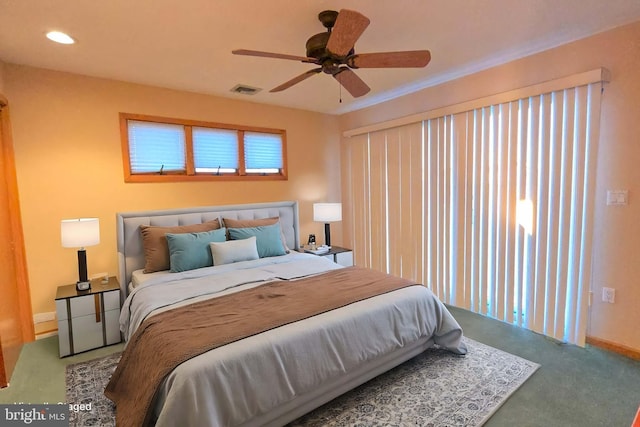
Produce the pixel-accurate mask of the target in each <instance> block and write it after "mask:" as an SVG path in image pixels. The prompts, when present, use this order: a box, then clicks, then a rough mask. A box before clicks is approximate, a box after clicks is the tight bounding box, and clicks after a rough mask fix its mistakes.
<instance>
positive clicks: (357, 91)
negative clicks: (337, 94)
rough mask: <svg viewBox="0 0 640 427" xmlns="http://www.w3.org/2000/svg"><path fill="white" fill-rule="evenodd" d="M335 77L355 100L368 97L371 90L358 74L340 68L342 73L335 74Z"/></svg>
mask: <svg viewBox="0 0 640 427" xmlns="http://www.w3.org/2000/svg"><path fill="white" fill-rule="evenodd" d="M333 77H335V79H336V80H337V81H338V82H340V84H341V85H342V86H343V87H344V88H345V89H346V90H347V91H349V93H350V94H351V96H353V97H354V98H358V97H360V96H362V95H366V94H367V93H369V91H370V90H371V89H370V88H369V86H367V84H366V83H365V82H363V81H362V79H361V78H360V77H358V75H357V74H356V73H354V72H353V71H351V70H350V69H348V68H346V67H344V68H340V71H338V72H337V73H336V74H334V75H333Z"/></svg>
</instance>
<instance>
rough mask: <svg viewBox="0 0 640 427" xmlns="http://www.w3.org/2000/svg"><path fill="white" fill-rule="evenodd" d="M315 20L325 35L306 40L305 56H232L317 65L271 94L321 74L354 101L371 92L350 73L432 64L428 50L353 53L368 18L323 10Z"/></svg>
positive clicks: (240, 52) (237, 52)
mask: <svg viewBox="0 0 640 427" xmlns="http://www.w3.org/2000/svg"><path fill="white" fill-rule="evenodd" d="M318 19H319V20H320V22H322V25H324V27H325V28H326V29H327V31H326V32H323V33H319V34H316V35H314V36H311V38H309V40H307V44H306V48H307V56H306V57H305V56H296V55H286V54H280V53H271V52H262V51H257V50H247V49H238V50H234V51H232V53H233V54H235V55H248V56H260V57H265V58H278V59H289V60H293V61H301V62H306V63H310V64H316V65H319V66H320V67H319V68H314V69H312V70H309V71H307V72H305V73H302V74H300V75H299V76H296V77H294V78H293V79H291V80H289V81H287V82H285V83H283V84H281V85H280V86H278V87H275V88H273V89H271V90H270V92H280V91H283V90H285V89H288V88H290V87H291V86H293V85H295V84H297V83H300V82H301V81H303V80H306V79H308V78H309V77H311V76H313V75H316V74H318V73H320V72H321V71H322V72H324V73H326V74H330V75H332V76H333V77H334V78H335V79H336V80H337V81H338V82H339V83H340V84H341V85H342V86H343V87H344V88H345V89H346V90H347V91H348V92H349V93H350V94H351V95H352V96H353V97H354V98H358V97H360V96H363V95H366V94H367V93H368V92H369V91H370V90H371V89H370V88H369V86H367V84H366V83H365V82H364V81H362V79H361V78H360V77H358V76H357V75H356V73H354V72H353V71H352V69H357V68H410V67H414V68H421V67H426V66H427V64H428V63H429V61H430V60H431V53H430V52H429V51H428V50H409V51H398V52H376V53H356V52H355V50H354V45H355V43H356V41H357V40H358V38H360V36H361V35H362V33H364V30H365V29H366V28H367V26H368V25H369V22H370V21H369V18H367V17H366V16H364V15H362V14H361V13H359V12H356V11H354V10H348V9H342V10H340V12H336V11H335V10H325V11H323V12H320V13H319V14H318Z"/></svg>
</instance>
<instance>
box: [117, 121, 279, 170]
mask: <svg viewBox="0 0 640 427" xmlns="http://www.w3.org/2000/svg"><path fill="white" fill-rule="evenodd" d="M120 132H121V138H122V153H123V162H124V174H125V182H166V181H192V180H193V181H207V180H241V179H247V180H282V179H287V168H286V164H287V162H286V132H285V131H284V130H281V129H267V128H257V127H250V126H238V125H227V124H220V123H208V122H200V121H194V120H181V119H169V118H164V117H153V116H143V115H139V114H127V113H120Z"/></svg>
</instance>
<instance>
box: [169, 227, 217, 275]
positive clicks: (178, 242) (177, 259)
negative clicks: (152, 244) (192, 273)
mask: <svg viewBox="0 0 640 427" xmlns="http://www.w3.org/2000/svg"><path fill="white" fill-rule="evenodd" d="M226 233H227V231H226V229H225V228H219V229H217V230H212V231H203V232H201V233H180V234H172V233H167V234H165V236H166V237H167V244H168V245H169V265H170V266H171V272H172V273H179V272H181V271H187V270H194V269H196V268H202V267H210V266H212V265H213V259H212V258H211V250H209V243H211V242H224V241H225V240H226V239H227V234H226Z"/></svg>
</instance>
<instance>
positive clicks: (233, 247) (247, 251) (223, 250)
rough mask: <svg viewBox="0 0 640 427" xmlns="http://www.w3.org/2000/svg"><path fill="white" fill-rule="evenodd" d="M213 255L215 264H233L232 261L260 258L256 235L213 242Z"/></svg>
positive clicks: (211, 244)
mask: <svg viewBox="0 0 640 427" xmlns="http://www.w3.org/2000/svg"><path fill="white" fill-rule="evenodd" d="M209 247H210V248H211V256H212V257H213V265H222V264H231V263H232V262H239V261H251V260H253V259H258V258H259V256H258V245H257V244H256V236H252V237H249V238H248V239H242V240H229V241H226V242H211V243H209Z"/></svg>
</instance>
